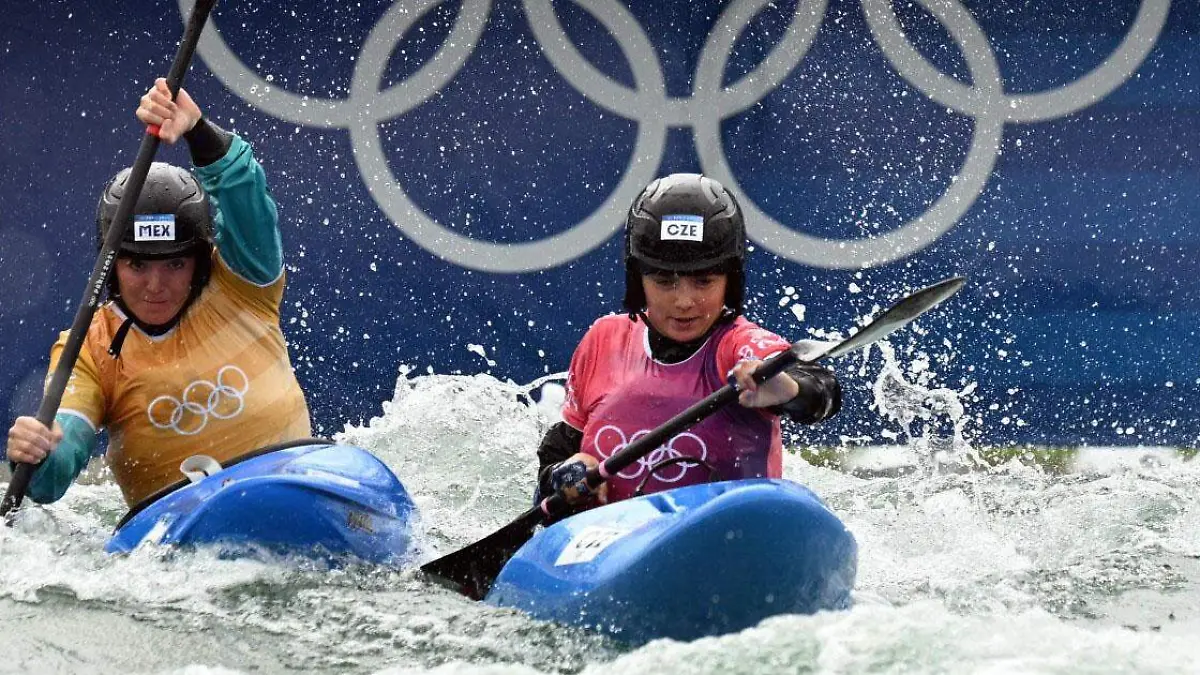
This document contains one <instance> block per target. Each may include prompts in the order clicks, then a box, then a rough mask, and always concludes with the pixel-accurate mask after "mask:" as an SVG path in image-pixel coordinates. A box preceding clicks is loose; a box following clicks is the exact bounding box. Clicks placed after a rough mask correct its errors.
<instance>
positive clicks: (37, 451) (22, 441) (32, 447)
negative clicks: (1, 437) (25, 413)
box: [6, 417, 63, 464]
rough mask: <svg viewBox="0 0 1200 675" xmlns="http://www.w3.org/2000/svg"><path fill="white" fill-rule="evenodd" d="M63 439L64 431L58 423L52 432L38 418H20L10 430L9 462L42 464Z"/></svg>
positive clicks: (7, 450)
mask: <svg viewBox="0 0 1200 675" xmlns="http://www.w3.org/2000/svg"><path fill="white" fill-rule="evenodd" d="M62 438H63V431H62V427H60V426H59V425H58V422H55V423H54V429H53V430H50V429H47V428H46V427H45V425H43V424H42V423H41V422H39V421H38V420H37V418H36V417H18V418H17V421H15V422H13V425H12V426H11V427H9V429H8V447H7V449H6V452H7V454H8V461H10V462H22V463H24V464H40V463H41V462H42V460H44V459H46V457H47V456H48V455H49V454H50V453H51V452H53V451H54V448H56V447H58V444H59V442H60V441H62Z"/></svg>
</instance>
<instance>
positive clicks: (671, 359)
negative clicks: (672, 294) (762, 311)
mask: <svg viewBox="0 0 1200 675" xmlns="http://www.w3.org/2000/svg"><path fill="white" fill-rule="evenodd" d="M636 314H637V316H638V318H640V319H641V320H642V323H644V324H646V330H647V331H648V332H649V342H650V354H651V355H652V356H653V357H654V358H655V359H657V360H659V361H662V362H663V363H679V362H680V361H683V360H685V359H687V358H688V357H689V356H691V355H692V354H695V353H696V350H697V349H700V347H702V346H703V345H704V342H705V341H706V340H708V338H709V336H711V335H712V334H713V332H714V331H716V330H717V328H718V327H720V326H721V324H724V323H729V322H730V321H733V320H734V319H736V318H737V312H735V311H733V310H732V309H729V308H728V307H722V308H721V314H720V315H718V316H717V318H716V320H715V321H713V323H712V325H711V326H709V327H708V330H706V331H704V335H701V336H700V337H698V338H696V339H695V340H688V341H687V342H679V341H678V340H672V339H671V338H669V337H667V336H666V335H663V334H662V333H661V332H659V330H658V329H657V328H655V327H654V324H652V323H650V318H649V317H647V316H646V310H645V308H642V309H639V310H638V311H637V312H636Z"/></svg>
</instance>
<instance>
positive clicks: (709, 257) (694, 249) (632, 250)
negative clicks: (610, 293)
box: [625, 173, 746, 315]
mask: <svg viewBox="0 0 1200 675" xmlns="http://www.w3.org/2000/svg"><path fill="white" fill-rule="evenodd" d="M745 257H746V225H745V222H744V220H743V219H742V209H741V207H739V206H738V203H737V200H736V199H734V198H733V193H731V192H730V191H729V190H726V189H725V186H724V185H721V184H720V183H718V182H717V181H715V180H713V179H712V178H709V177H707V176H702V175H700V174H697V173H673V174H671V175H669V176H666V177H664V178H659V179H657V180H655V181H654V182H652V183H650V184H649V185H647V186H646V189H644V190H642V193H641V194H640V195H638V197H637V199H635V200H633V206H631V207H630V208H629V216H628V218H627V219H626V222H625V310H626V311H628V312H629V313H630V314H631V315H632V314H636V313H638V312H640V311H642V309H644V308H645V306H646V295H645V292H644V291H643V290H642V280H641V275H642V274H643V273H645V272H649V271H653V270H664V271H668V272H678V273H680V274H688V273H694V272H700V271H708V270H713V271H717V272H723V273H725V274H727V275H728V281H727V284H726V290H725V306H726V307H728V308H729V309H731V310H733V311H734V312H735V313H738V314H740V313H741V311H742V299H743V296H744V294H745V274H744V272H743V264H744V261H745Z"/></svg>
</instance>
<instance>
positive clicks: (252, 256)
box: [193, 122, 283, 286]
mask: <svg viewBox="0 0 1200 675" xmlns="http://www.w3.org/2000/svg"><path fill="white" fill-rule="evenodd" d="M205 124H207V125H208V126H210V127H215V126H216V125H213V124H212V123H211V122H206V123H205ZM197 126H199V125H197ZM217 129H219V127H217ZM193 131H195V130H194V129H193ZM220 131H221V132H223V133H225V134H228V132H225V131H224V130H220ZM213 133H216V132H213ZM209 140H210V141H211V140H212V139H211V138H210V139H209ZM210 151H211V148H210ZM197 152H198V151H197ZM194 158H195V157H194ZM195 159H199V158H195ZM196 175H197V177H199V178H200V182H201V184H202V185H203V186H204V189H205V191H207V192H208V195H209V199H210V200H211V201H212V203H213V224H214V226H215V228H216V234H215V238H216V242H217V248H218V249H219V250H220V252H221V258H222V259H224V261H225V263H226V264H227V265H229V268H230V269H232V270H233V271H234V272H236V273H237V274H238V275H239V276H241V277H242V278H244V279H246V280H248V281H250V282H251V283H254V284H258V285H260V286H265V285H268V284H270V283H273V282H274V281H275V280H277V279H278V278H279V275H280V274H282V273H283V242H282V240H281V238H280V235H279V213H278V210H277V208H276V205H275V200H274V198H272V197H271V193H270V190H268V189H267V179H266V174H265V173H264V172H263V169H262V166H261V165H259V163H258V160H256V159H255V158H254V153H253V151H252V150H251V148H250V145H249V144H248V143H246V141H244V140H242V139H241V138H240V137H238V136H235V135H232V134H229V145H228V146H227V148H226V151H225V153H224V154H223V155H222V156H221V157H220V158H219V159H217V160H216V161H214V162H212V163H210V164H206V165H199V164H197V166H196Z"/></svg>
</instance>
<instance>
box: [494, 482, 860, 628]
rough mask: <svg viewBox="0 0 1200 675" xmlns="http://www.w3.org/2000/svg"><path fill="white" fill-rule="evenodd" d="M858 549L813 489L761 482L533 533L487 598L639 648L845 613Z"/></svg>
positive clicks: (624, 508)
mask: <svg viewBox="0 0 1200 675" xmlns="http://www.w3.org/2000/svg"><path fill="white" fill-rule="evenodd" d="M857 551H858V549H857V544H856V542H855V540H854V537H853V535H852V534H850V532H849V531H848V530H847V529H846V527H845V526H844V525H843V524H842V522H841V521H840V520H839V519H838V518H837V517H836V516H835V515H834V514H833V513H832V512H831V511H830V510H829V509H828V508H827V507H826V506H825V505H824V503H822V502H821V500H820V499H819V498H818V497H817V496H816V495H815V494H814V493H813V492H812V491H810V490H808V489H807V488H805V487H803V486H800V485H798V484H796V483H793V482H791V481H785V480H771V479H753V480H739V481H728V482H721V483H709V484H706V485H694V486H689V487H683V488H677V489H674V490H667V491H664V492H659V493H656V494H652V495H647V496H644V497H638V498H635V499H629V500H625V501H622V502H619V503H617V504H612V505H609V506H604V507H601V508H596V509H592V510H590V511H585V512H583V513H580V514H578V515H575V516H572V517H570V518H567V519H565V520H563V521H561V522H559V523H556V524H554V525H553V526H551V527H549V528H546V529H545V530H543V531H541V532H539V533H538V534H537V535H535V536H534V538H533V539H531V540H530V541H529V542H528V543H527V544H526V545H525V546H524V547H523V548H522V549H521V550H520V551H518V552H517V554H516V555H515V556H514V557H513V559H512V560H511V561H509V563H508V564H507V565H506V566H505V567H504V569H503V570H502V571H501V573H500V575H499V577H498V578H497V579H496V581H495V583H494V584H493V586H492V589H491V591H490V592H489V594H488V596H487V598H486V601H487V602H489V603H491V604H494V605H499V606H504V607H513V608H517V609H521V610H523V611H525V612H527V613H529V614H531V615H532V616H534V617H536V618H539V619H545V620H550V621H557V622H561V623H567V624H572V625H578V626H584V627H589V628H594V629H598V630H600V631H602V632H605V633H608V634H610V635H612V636H614V637H616V638H618V639H621V640H623V641H626V642H630V643H634V644H640V643H643V642H646V641H649V640H651V639H655V638H659V637H669V638H674V639H678V640H692V639H696V638H699V637H702V636H705V635H719V634H723V633H729V632H734V631H739V630H743V629H745V628H748V627H750V626H753V625H755V624H757V623H758V622H759V621H761V620H762V619H764V618H766V617H768V616H773V615H776V614H787V613H804V614H809V613H814V612H817V611H820V610H836V609H844V608H846V607H848V606H849V604H850V592H851V590H852V589H853V586H854V578H855V575H856V571H857Z"/></svg>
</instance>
